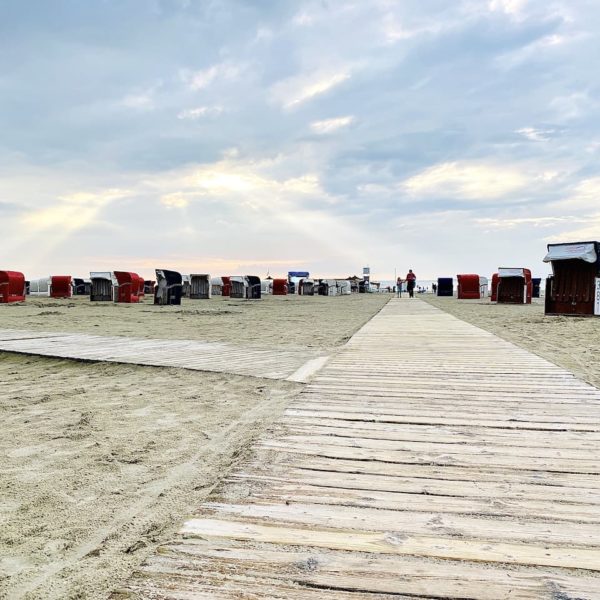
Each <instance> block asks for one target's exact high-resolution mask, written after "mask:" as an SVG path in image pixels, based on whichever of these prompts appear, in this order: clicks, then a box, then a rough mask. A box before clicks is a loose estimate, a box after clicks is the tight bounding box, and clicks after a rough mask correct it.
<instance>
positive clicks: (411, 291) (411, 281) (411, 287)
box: [406, 269, 417, 298]
mask: <svg viewBox="0 0 600 600" xmlns="http://www.w3.org/2000/svg"><path fill="white" fill-rule="evenodd" d="M416 283H417V276H416V275H415V274H414V273H413V271H412V269H409V270H408V273H407V274H406V289H407V290H408V296H409V297H410V298H414V297H415V284H416Z"/></svg>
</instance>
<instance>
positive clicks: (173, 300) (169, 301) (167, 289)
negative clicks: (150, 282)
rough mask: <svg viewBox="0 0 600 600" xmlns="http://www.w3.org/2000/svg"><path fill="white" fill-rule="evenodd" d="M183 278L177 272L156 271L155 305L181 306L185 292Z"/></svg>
mask: <svg viewBox="0 0 600 600" xmlns="http://www.w3.org/2000/svg"><path fill="white" fill-rule="evenodd" d="M182 288H183V277H182V276H181V273H178V272H177V271H169V270H168V269H156V288H155V290H154V304H158V305H161V306H166V305H176V306H178V305H180V304H181V295H182V291H183V289H182Z"/></svg>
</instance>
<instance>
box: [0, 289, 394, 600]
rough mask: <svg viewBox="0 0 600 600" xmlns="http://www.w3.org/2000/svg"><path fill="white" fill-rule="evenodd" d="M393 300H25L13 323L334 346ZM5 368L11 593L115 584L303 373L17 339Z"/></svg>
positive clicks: (0, 313)
mask: <svg viewBox="0 0 600 600" xmlns="http://www.w3.org/2000/svg"><path fill="white" fill-rule="evenodd" d="M387 300H388V297H387V296H384V295H381V296H379V295H360V296H352V297H348V298H289V299H288V298H267V299H265V300H264V301H260V302H240V301H229V300H223V299H215V300H211V301H208V302H201V301H198V303H196V302H190V301H188V302H186V303H185V305H184V306H183V307H181V308H177V307H167V308H158V307H156V308H155V307H154V306H151V305H147V304H142V305H138V306H123V305H119V306H114V305H91V306H90V303H89V301H85V300H84V299H75V300H73V301H66V302H65V301H50V300H44V301H40V300H34V301H30V300H28V301H27V303H26V304H25V305H22V306H0V327H12V328H27V329H36V328H37V329H44V330H58V331H86V332H92V333H94V332H98V331H99V330H100V331H102V333H106V334H110V335H115V334H116V335H140V336H145V337H165V338H167V337H171V338H178V337H182V338H186V337H187V338H188V339H190V338H191V339H207V340H216V339H218V340H225V341H229V342H233V343H240V344H244V343H247V342H249V341H253V342H254V343H256V342H259V343H260V344H263V345H265V346H269V347H272V346H279V345H281V346H286V345H295V346H298V345H305V346H321V347H331V348H333V347H335V346H336V345H339V344H341V343H343V342H344V341H346V340H347V339H348V338H349V337H350V336H351V335H352V334H353V333H354V332H355V331H356V330H357V329H358V328H360V326H361V325H362V324H363V323H364V322H366V321H367V320H368V319H369V318H370V317H371V316H372V315H373V314H375V313H376V312H377V311H378V310H379V309H380V308H381V306H382V305H383V304H384V303H385V302H386V301H387ZM95 327H96V328H95ZM94 328H95V329H94ZM0 381H1V382H2V387H1V388H0V390H1V391H0V422H1V423H2V436H0V457H1V460H0V490H1V491H0V598H27V599H33V598H36V599H38V598H39V599H42V598H43V599H58V598H61V599H63V598H69V599H71V598H72V599H75V598H82V599H83V598H85V599H88V598H90V599H92V598H93V599H96V598H106V597H107V596H108V594H109V592H110V590H111V589H114V588H115V587H118V585H119V584H120V583H121V582H122V581H124V580H125V579H126V578H127V577H128V575H129V574H130V573H131V572H132V571H133V570H134V569H135V568H136V567H137V566H138V565H139V564H140V563H141V562H142V561H143V560H144V559H145V558H146V556H148V555H149V554H151V553H152V552H153V551H154V550H155V548H156V546H157V545H159V544H160V543H164V542H165V541H166V540H167V539H168V538H169V536H171V535H172V534H173V532H174V531H175V530H176V529H177V528H178V527H179V526H180V524H181V522H183V520H184V519H185V517H186V515H188V514H189V513H190V512H191V511H192V510H194V509H195V508H196V507H197V506H198V505H199V504H200V503H201V502H202V501H203V500H204V499H205V498H206V497H207V496H208V494H210V492H211V491H212V489H213V488H214V486H215V485H217V484H218V483H219V482H220V481H222V479H223V478H224V477H225V476H226V475H227V474H228V473H229V472H230V471H231V470H232V468H233V467H234V466H235V465H236V464H237V462H238V461H239V460H241V459H243V458H244V456H245V455H246V453H247V452H248V449H249V448H250V446H251V445H252V443H253V441H254V440H255V439H256V438H257V437H258V436H260V435H263V434H264V432H265V430H266V429H267V428H268V427H269V425H270V424H271V423H272V422H273V421H274V420H275V419H277V417H278V416H279V415H280V414H281V412H282V411H283V410H284V408H285V407H286V406H287V405H288V404H289V402H291V400H292V399H293V398H294V397H295V395H296V394H297V393H299V391H300V390H301V389H302V387H303V386H302V385H301V384H294V383H289V382H283V381H271V380H263V379H257V378H251V377H241V376H229V375H222V374H211V373H202V372H192V371H185V370H177V369H168V368H152V367H140V366H129V365H117V364H107V363H79V362H75V361H66V360H60V359H46V358H39V357H27V356H20V355H14V354H7V353H0Z"/></svg>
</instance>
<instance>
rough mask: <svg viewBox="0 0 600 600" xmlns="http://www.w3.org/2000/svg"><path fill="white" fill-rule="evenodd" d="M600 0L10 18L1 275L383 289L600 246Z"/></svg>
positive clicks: (149, 6) (126, 4)
mask: <svg viewBox="0 0 600 600" xmlns="http://www.w3.org/2000/svg"><path fill="white" fill-rule="evenodd" d="M599 32H600V3H598V2H597V0H554V1H553V0H451V1H450V0H396V1H392V0H359V1H354V0H336V1H333V0H304V1H302V0H254V1H250V0H246V1H242V0H202V1H200V0H198V1H196V0H90V1H89V2H88V1H86V2H81V1H80V0H52V1H50V2H48V1H47V0H29V1H28V2H19V1H18V0H0V223H1V233H0V268H6V269H12V270H21V271H23V272H25V274H26V276H27V277H28V278H31V279H33V278H36V277H42V276H47V275H55V274H70V275H73V276H82V275H86V274H87V273H88V272H89V271H96V270H102V271H104V270H132V271H136V272H138V273H140V274H141V275H144V276H146V277H148V276H150V275H151V274H152V272H153V270H154V268H174V269H176V270H179V271H181V272H183V273H189V272H192V273H194V272H200V273H203V272H209V273H212V274H213V275H226V274H257V275H259V276H264V275H266V274H267V272H269V273H270V274H271V275H274V276H278V275H284V274H285V273H287V271H288V270H308V271H310V272H311V274H313V275H314V276H317V277H318V276H322V277H326V276H348V275H351V274H360V273H361V269H362V267H364V266H367V265H368V266H370V267H371V271H372V274H373V277H372V278H373V279H392V278H393V276H394V270H397V272H398V273H405V272H406V271H407V270H408V268H412V269H413V270H414V271H415V272H416V273H417V275H418V276H419V277H420V278H423V279H433V278H435V277H437V276H452V275H455V274H456V273H465V272H467V273H468V272H472V273H479V274H481V275H486V276H489V275H490V274H491V273H492V272H493V271H495V270H496V268H497V267H499V266H515V267H528V268H531V269H532V271H533V273H534V276H536V275H537V276H542V275H544V274H545V273H547V272H548V267H547V266H546V265H544V264H543V263H542V259H543V257H544V254H545V247H546V244H547V243H549V242H554V241H584V240H588V239H591V240H597V239H600V201H599V199H600V170H599V163H600V119H599V118H598V114H599V109H600V70H599V69H598V68H597V59H598V57H599V56H600V36H599V35H598V33H599Z"/></svg>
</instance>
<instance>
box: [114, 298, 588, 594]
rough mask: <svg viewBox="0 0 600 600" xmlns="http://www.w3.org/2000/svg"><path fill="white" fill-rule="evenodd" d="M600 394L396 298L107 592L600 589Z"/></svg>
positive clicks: (543, 363) (440, 315) (504, 344)
mask: <svg viewBox="0 0 600 600" xmlns="http://www.w3.org/2000/svg"><path fill="white" fill-rule="evenodd" d="M599 456H600V391H599V390H597V389H596V388H594V387H592V386H590V385H587V384H585V383H583V382H581V381H580V380H578V379H576V378H575V377H574V376H573V375H571V374H570V373H568V372H566V371H564V370H563V369H561V368H559V367H557V366H555V365H553V364H551V363H549V362H547V361H546V360H544V359H542V358H539V357H537V356H535V355H533V354H531V353H529V352H527V351H525V350H523V349H520V348H518V347H516V346H514V345H512V344H510V343H508V342H505V341H503V340H501V339H499V338H498V337H496V336H494V335H492V334H490V333H487V332H485V331H482V330H481V329H478V328H476V327H474V326H471V325H469V324H466V323H464V322H462V321H459V320H458V319H456V318H454V317H452V316H450V315H448V314H446V313H444V312H442V311H440V310H438V309H435V308H433V307H431V306H429V305H427V304H425V303H424V302H421V301H418V300H412V301H411V300H408V299H401V300H392V301H391V302H390V303H389V304H388V305H386V307H385V308H384V309H383V310H382V312H381V313H379V315H377V316H376V317H374V318H373V319H372V320H371V321H370V322H369V323H368V324H367V325H365V326H364V327H363V328H362V329H361V330H360V331H359V332H358V333H357V334H356V335H355V336H354V337H353V338H352V339H351V340H350V342H349V343H348V344H347V346H345V347H344V349H343V350H342V351H341V352H340V353H339V354H337V355H336V356H335V357H333V358H332V359H331V360H330V361H329V363H328V364H327V365H326V366H325V367H324V368H323V369H322V370H321V371H320V372H319V374H318V375H317V376H316V377H315V378H314V379H313V381H312V383H311V384H310V385H308V386H307V387H306V390H305V391H304V392H303V393H302V394H301V395H300V397H299V399H298V400H297V401H296V402H295V403H294V405H293V406H291V407H290V408H289V409H288V410H287V412H286V413H285V415H284V416H283V417H282V418H281V420H280V422H279V424H278V426H277V428H276V430H275V431H273V432H271V433H270V434H269V437H267V438H265V439H263V440H262V441H261V442H260V443H259V444H258V446H257V448H256V452H255V454H254V456H253V459H252V460H251V461H250V463H249V464H246V465H245V467H244V469H243V470H241V471H239V472H237V473H236V474H235V475H234V476H232V477H231V478H230V479H229V480H228V481H227V483H226V484H225V485H224V486H223V488H222V489H221V492H220V494H219V496H218V497H217V498H216V500H215V501H214V502H212V503H208V504H205V505H203V506H202V507H201V508H200V509H199V510H198V511H197V513H196V514H195V515H194V516H193V517H192V518H190V519H189V520H188V521H187V522H186V523H185V524H184V526H183V528H182V529H181V532H180V534H179V535H178V536H177V538H176V539H174V540H172V541H171V542H170V543H169V544H166V545H165V546H163V547H161V548H160V549H159V551H158V552H157V553H156V555H155V556H154V557H152V558H151V559H150V560H149V561H148V562H147V563H146V564H145V565H144V566H143V567H142V568H141V569H140V570H139V571H138V572H137V573H136V574H135V575H134V576H133V577H132V578H131V579H130V580H129V581H128V582H127V584H126V585H125V586H123V587H122V588H121V589H119V590H118V591H116V592H115V594H114V597H115V598H119V599H121V598H154V599H159V598H164V599H166V598H169V599H184V598H185V599H192V598H294V599H295V598H303V599H304V598H306V599H311V600H312V599H315V600H316V599H320V598H325V599H327V598H336V599H337V598H339V599H358V598H364V599H375V598H415V597H417V598H461V599H468V598H470V599H480V600H495V599H497V600H505V599H529V598H547V599H549V600H550V599H551V600H575V599H586V600H592V599H600V461H599V460H598V458H599Z"/></svg>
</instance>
